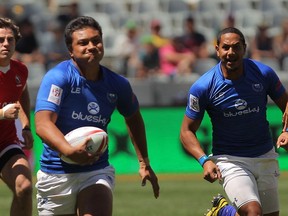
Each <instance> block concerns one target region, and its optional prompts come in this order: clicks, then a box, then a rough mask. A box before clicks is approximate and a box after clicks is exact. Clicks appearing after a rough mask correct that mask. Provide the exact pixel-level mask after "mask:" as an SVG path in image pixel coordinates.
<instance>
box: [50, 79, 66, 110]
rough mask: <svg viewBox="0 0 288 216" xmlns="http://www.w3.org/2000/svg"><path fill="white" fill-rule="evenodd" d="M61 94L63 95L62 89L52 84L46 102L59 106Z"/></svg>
mask: <svg viewBox="0 0 288 216" xmlns="http://www.w3.org/2000/svg"><path fill="white" fill-rule="evenodd" d="M62 93H63V89H62V88H60V87H58V86H56V85H53V84H52V86H51V88H50V93H49V96H48V101H50V102H52V103H54V104H57V105H59V104H60V101H61V96H62Z"/></svg>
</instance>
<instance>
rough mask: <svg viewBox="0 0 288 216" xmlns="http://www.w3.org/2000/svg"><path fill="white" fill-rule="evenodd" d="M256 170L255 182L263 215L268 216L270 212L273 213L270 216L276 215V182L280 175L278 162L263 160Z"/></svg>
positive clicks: (277, 201) (277, 194) (277, 210)
mask: <svg viewBox="0 0 288 216" xmlns="http://www.w3.org/2000/svg"><path fill="white" fill-rule="evenodd" d="M259 160H260V159H259ZM257 170H258V171H259V173H258V175H259V178H258V180H257V182H258V191H259V196H260V200H261V203H262V206H263V214H264V215H266V214H267V215H269V214H270V213H271V212H275V214H272V215H277V212H279V193H278V180H279V175H280V174H279V173H280V171H279V165H278V161H277V160H272V159H270V160H269V159H263V160H262V161H261V162H260V163H259V165H258V167H257Z"/></svg>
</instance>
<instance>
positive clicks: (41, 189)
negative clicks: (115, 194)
mask: <svg viewBox="0 0 288 216" xmlns="http://www.w3.org/2000/svg"><path fill="white" fill-rule="evenodd" d="M93 184H103V185H105V186H107V187H108V188H110V190H111V191H113V189H114V186H115V169H114V167H113V166H111V165H110V166H107V167H105V168H104V169H100V170H95V171H91V172H82V173H69V174H47V173H44V172H42V171H41V170H39V171H38V172H37V183H36V185H35V187H36V189H37V195H36V198H37V208H38V215H39V216H44V215H45V216H48V215H62V214H63V215H64V214H75V207H76V199H77V194H78V193H79V192H80V191H81V190H83V189H84V188H86V187H88V186H90V185H93Z"/></svg>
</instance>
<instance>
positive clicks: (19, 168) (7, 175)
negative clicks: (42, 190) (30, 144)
mask: <svg viewBox="0 0 288 216" xmlns="http://www.w3.org/2000/svg"><path fill="white" fill-rule="evenodd" d="M1 178H2V180H3V181H4V182H5V183H6V184H7V185H8V187H9V188H10V189H11V190H13V191H15V184H18V185H19V184H21V185H22V186H24V185H25V184H27V185H30V184H31V182H32V173H31V168H30V164H29V161H28V160H27V158H26V156H25V155H24V154H19V153H16V154H14V155H12V156H11V157H10V158H9V159H8V160H7V162H6V163H5V165H4V166H3V168H2V170H1Z"/></svg>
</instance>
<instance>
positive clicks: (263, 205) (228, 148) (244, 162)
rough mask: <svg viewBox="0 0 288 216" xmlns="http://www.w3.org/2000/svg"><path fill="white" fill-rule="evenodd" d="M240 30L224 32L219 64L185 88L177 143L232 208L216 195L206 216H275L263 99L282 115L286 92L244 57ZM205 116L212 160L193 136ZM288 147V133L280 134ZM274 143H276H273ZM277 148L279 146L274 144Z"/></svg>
mask: <svg viewBox="0 0 288 216" xmlns="http://www.w3.org/2000/svg"><path fill="white" fill-rule="evenodd" d="M245 52H246V42H245V37H244V35H243V34H242V32H241V31H239V29H236V28H233V27H229V28H225V29H223V30H222V31H221V32H220V33H219V35H218V37H217V44H216V53H217V56H218V57H219V59H220V62H219V63H218V64H217V65H216V66H215V67H213V68H211V69H210V70H209V71H207V72H206V73H205V74H204V75H203V76H201V77H200V78H199V79H198V80H197V81H196V82H195V83H194V84H193V85H192V86H191V88H190V90H189V94H188V100H187V107H186V112H185V115H184V119H183V122H182V126H181V135H180V139H181V141H182V144H183V146H184V148H185V149H186V150H187V151H188V152H189V153H191V155H193V157H195V158H196V159H197V160H198V161H199V163H200V164H201V165H202V167H203V170H204V171H203V174H204V179H205V180H207V181H209V182H211V183H212V182H215V181H216V180H219V182H220V184H221V185H222V186H223V188H224V190H225V192H226V195H227V197H228V198H229V200H230V201H231V203H232V204H233V205H234V206H235V208H232V206H231V205H227V201H226V200H225V198H224V197H223V196H217V197H215V199H214V202H213V208H212V209H211V210H210V211H209V212H208V213H207V215H209V216H216V215H220V216H223V215H225V216H230V215H231V216H234V215H237V213H236V211H237V212H238V214H239V215H249V216H256V215H265V216H278V215H279V199H278V177H279V166H278V161H277V153H276V152H275V148H274V143H273V140H272V137H271V134H270V131H269V123H268V121H267V118H266V110H267V96H269V97H270V98H271V99H272V100H273V101H274V102H275V104H276V105H277V106H278V107H279V108H280V110H281V111H282V112H284V111H285V107H286V104H287V93H286V90H285V88H284V86H283V85H282V83H281V81H280V80H279V78H278V76H277V75H276V73H275V71H274V70H273V69H272V68H270V67H269V66H267V65H264V64H262V63H260V62H258V61H254V60H252V59H248V58H245ZM205 111H206V112H207V113H208V115H209V117H210V119H211V123H212V129H213V135H212V153H213V154H212V156H209V157H208V156H207V155H206V154H205V152H204V151H203V149H202V147H201V144H200V142H199V140H198V139H197V136H196V132H197V129H198V128H199V127H200V124H201V121H202V119H203V116H204V113H205ZM281 137H282V138H281V140H282V141H283V140H285V139H286V143H285V141H283V143H282V145H287V137H288V133H287V132H283V133H282V134H281ZM278 142H279V140H278ZM277 145H279V143H277Z"/></svg>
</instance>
